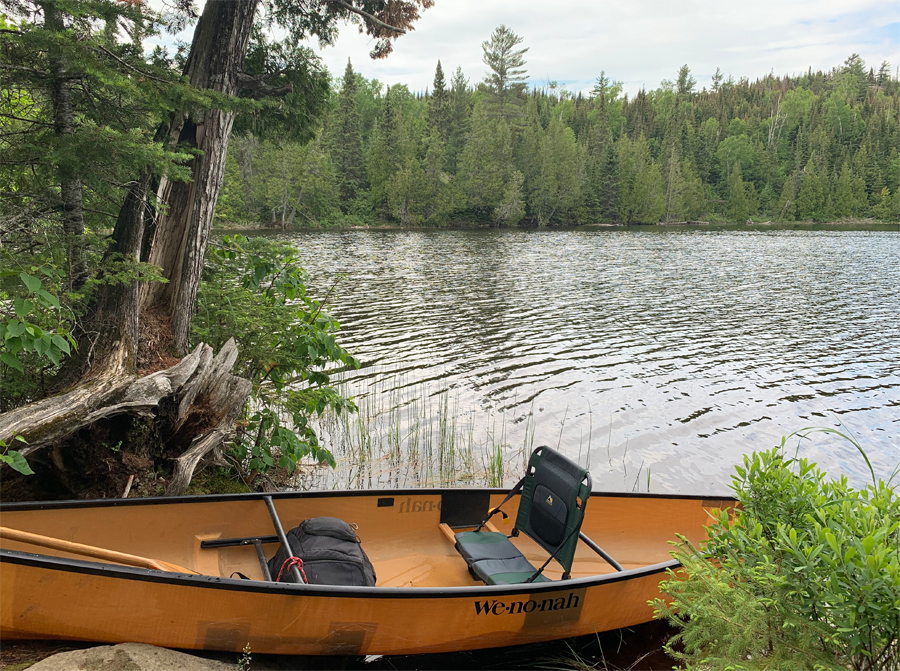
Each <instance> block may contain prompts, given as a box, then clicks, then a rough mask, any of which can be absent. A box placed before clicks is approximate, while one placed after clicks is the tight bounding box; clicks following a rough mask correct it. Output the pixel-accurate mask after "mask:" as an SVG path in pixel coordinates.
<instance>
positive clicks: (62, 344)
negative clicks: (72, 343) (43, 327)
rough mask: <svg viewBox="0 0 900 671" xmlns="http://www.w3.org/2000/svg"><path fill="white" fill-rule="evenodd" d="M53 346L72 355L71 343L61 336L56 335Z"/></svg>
mask: <svg viewBox="0 0 900 671" xmlns="http://www.w3.org/2000/svg"><path fill="white" fill-rule="evenodd" d="M52 340H53V344H54V345H56V346H57V347H58V348H59V349H60V351H63V352H65V353H66V354H71V353H72V349H71V348H70V347H69V341H68V340H66V339H65V338H63V337H62V336H61V335H54V336H53V338H52Z"/></svg>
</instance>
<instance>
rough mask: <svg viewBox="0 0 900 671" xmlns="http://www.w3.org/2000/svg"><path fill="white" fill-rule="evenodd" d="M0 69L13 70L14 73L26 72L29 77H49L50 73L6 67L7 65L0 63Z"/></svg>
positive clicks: (16, 66)
mask: <svg viewBox="0 0 900 671" xmlns="http://www.w3.org/2000/svg"><path fill="white" fill-rule="evenodd" d="M0 68H3V69H4V70H13V71H15V72H27V73H28V74H30V75H37V76H38V77H49V76H50V73H49V72H45V71H43V70H35V69H34V68H26V67H22V66H21V65H8V64H7V63H0Z"/></svg>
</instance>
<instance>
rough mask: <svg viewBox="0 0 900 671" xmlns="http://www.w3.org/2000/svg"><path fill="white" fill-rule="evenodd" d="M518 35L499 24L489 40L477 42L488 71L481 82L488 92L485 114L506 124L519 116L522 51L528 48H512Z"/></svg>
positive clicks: (522, 88)
mask: <svg viewBox="0 0 900 671" xmlns="http://www.w3.org/2000/svg"><path fill="white" fill-rule="evenodd" d="M521 43H522V38H521V37H519V36H518V35H516V34H515V33H514V32H513V31H512V30H510V29H509V28H507V27H506V26H504V25H503V24H501V25H500V26H498V27H497V28H495V29H494V32H493V33H492V34H491V38H490V40H488V41H486V42H482V43H481V48H482V50H483V51H484V56H483V59H482V60H483V61H484V64H485V65H487V66H488V67H489V68H490V69H491V72H490V73H488V74H487V76H486V77H485V79H484V83H485V85H486V87H487V89H488V91H489V92H490V94H491V95H490V98H489V100H490V105H489V106H488V115H489V116H491V117H496V118H498V119H502V120H504V121H506V122H507V123H509V122H510V121H511V120H512V119H516V118H518V117H519V116H521V106H522V104H523V103H524V93H525V87H526V81H527V80H528V72H527V70H525V53H526V52H527V51H528V48H527V47H526V48H525V49H516V47H517V46H518V45H520V44H521Z"/></svg>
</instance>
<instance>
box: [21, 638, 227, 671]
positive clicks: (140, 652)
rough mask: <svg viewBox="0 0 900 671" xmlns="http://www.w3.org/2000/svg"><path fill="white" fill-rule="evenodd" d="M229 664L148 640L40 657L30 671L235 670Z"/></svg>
mask: <svg viewBox="0 0 900 671" xmlns="http://www.w3.org/2000/svg"><path fill="white" fill-rule="evenodd" d="M236 668H237V664H226V663H224V662H217V661H214V660H211V659H203V658H202V657H194V656H193V655H186V654H185V653H183V652H175V651H174V650H167V649H166V648H157V647H156V646H155V645H146V644H145V643H120V644H119V645H102V646H98V647H96V648H87V649H85V650H73V651H71V652H61V653H59V654H56V655H53V656H52V657H48V658H47V659H44V660H41V661H40V662H38V663H37V664H35V665H33V666H30V667H28V671H234V670H235V669H236Z"/></svg>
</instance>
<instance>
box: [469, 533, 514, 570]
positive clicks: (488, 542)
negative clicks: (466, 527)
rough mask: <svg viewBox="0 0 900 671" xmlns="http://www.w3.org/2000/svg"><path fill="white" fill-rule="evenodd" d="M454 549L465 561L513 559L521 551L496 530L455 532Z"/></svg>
mask: <svg viewBox="0 0 900 671" xmlns="http://www.w3.org/2000/svg"><path fill="white" fill-rule="evenodd" d="M456 549H457V550H458V551H459V554H461V555H462V556H463V558H464V559H465V560H466V563H468V564H471V563H472V562H476V561H481V560H482V559H513V558H515V557H521V556H522V553H521V552H519V550H518V549H517V548H516V546H515V545H513V544H512V543H511V542H510V541H509V539H508V538H507V537H506V536H504V535H503V534H501V533H497V532H496V531H463V532H462V533H458V534H456Z"/></svg>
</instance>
